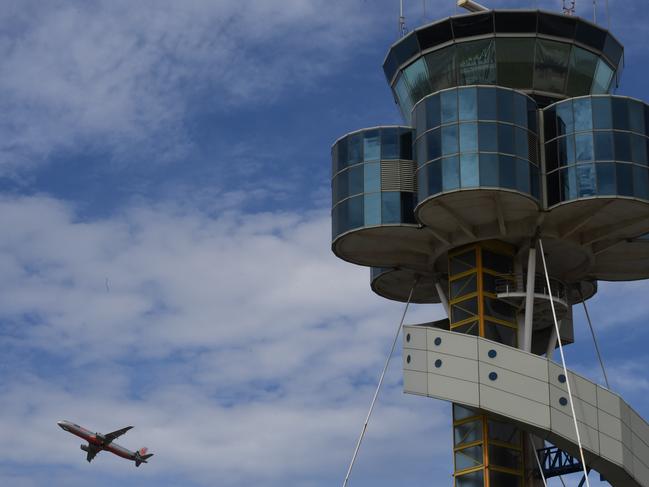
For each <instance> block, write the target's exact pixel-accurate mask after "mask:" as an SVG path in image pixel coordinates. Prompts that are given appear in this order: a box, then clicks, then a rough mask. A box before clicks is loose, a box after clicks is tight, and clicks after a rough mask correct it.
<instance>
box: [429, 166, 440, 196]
mask: <svg viewBox="0 0 649 487" xmlns="http://www.w3.org/2000/svg"><path fill="white" fill-rule="evenodd" d="M426 169H427V174H426V176H427V181H428V187H427V193H426V194H428V195H433V194H437V193H441V191H442V162H441V161H436V162H431V163H430V164H428V165H427V166H426Z"/></svg>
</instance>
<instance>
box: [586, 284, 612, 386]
mask: <svg viewBox="0 0 649 487" xmlns="http://www.w3.org/2000/svg"><path fill="white" fill-rule="evenodd" d="M579 298H580V299H581V304H582V305H583V306H584V312H585V313H586V319H587V320H588V327H589V328H590V334H591V335H592V336H593V342H594V343H595V351H596V352H597V359H598V360H599V365H600V366H601V367H602V373H603V374H604V381H605V382H606V388H607V389H609V390H610V389H611V386H610V384H609V383H608V376H607V375H606V369H605V368H604V361H603V360H602V354H601V353H600V351H599V344H598V343H597V337H596V336H595V329H594V328H593V323H592V322H591V321H590V313H588V308H587V307H586V301H585V300H584V296H583V295H582V294H581V289H579Z"/></svg>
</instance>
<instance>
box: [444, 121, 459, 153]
mask: <svg viewBox="0 0 649 487" xmlns="http://www.w3.org/2000/svg"><path fill="white" fill-rule="evenodd" d="M456 152H458V140H457V125H446V126H444V127H442V154H444V155H447V154H455V153H456Z"/></svg>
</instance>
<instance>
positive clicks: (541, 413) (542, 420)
mask: <svg viewBox="0 0 649 487" xmlns="http://www.w3.org/2000/svg"><path fill="white" fill-rule="evenodd" d="M480 407H481V408H482V409H486V410H487V411H491V412H494V413H497V414H501V415H503V416H508V417H510V418H512V419H516V420H519V421H523V422H525V423H529V424H532V425H535V426H539V427H541V428H544V429H548V428H549V427H550V410H549V408H548V407H547V406H545V405H543V404H540V403H538V402H536V401H531V400H529V399H525V398H522V397H520V396H516V395H514V394H509V393H507V392H503V391H500V390H498V389H494V388H493V387H490V386H486V385H481V386H480Z"/></svg>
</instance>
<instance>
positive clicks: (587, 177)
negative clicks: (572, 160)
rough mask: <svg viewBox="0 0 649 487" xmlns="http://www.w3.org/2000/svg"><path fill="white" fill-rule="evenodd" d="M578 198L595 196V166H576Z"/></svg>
mask: <svg viewBox="0 0 649 487" xmlns="http://www.w3.org/2000/svg"><path fill="white" fill-rule="evenodd" d="M576 170H577V184H578V185H579V197H580V198H583V197H587V196H595V194H596V191H595V165H594V164H579V165H577V166H576Z"/></svg>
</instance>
